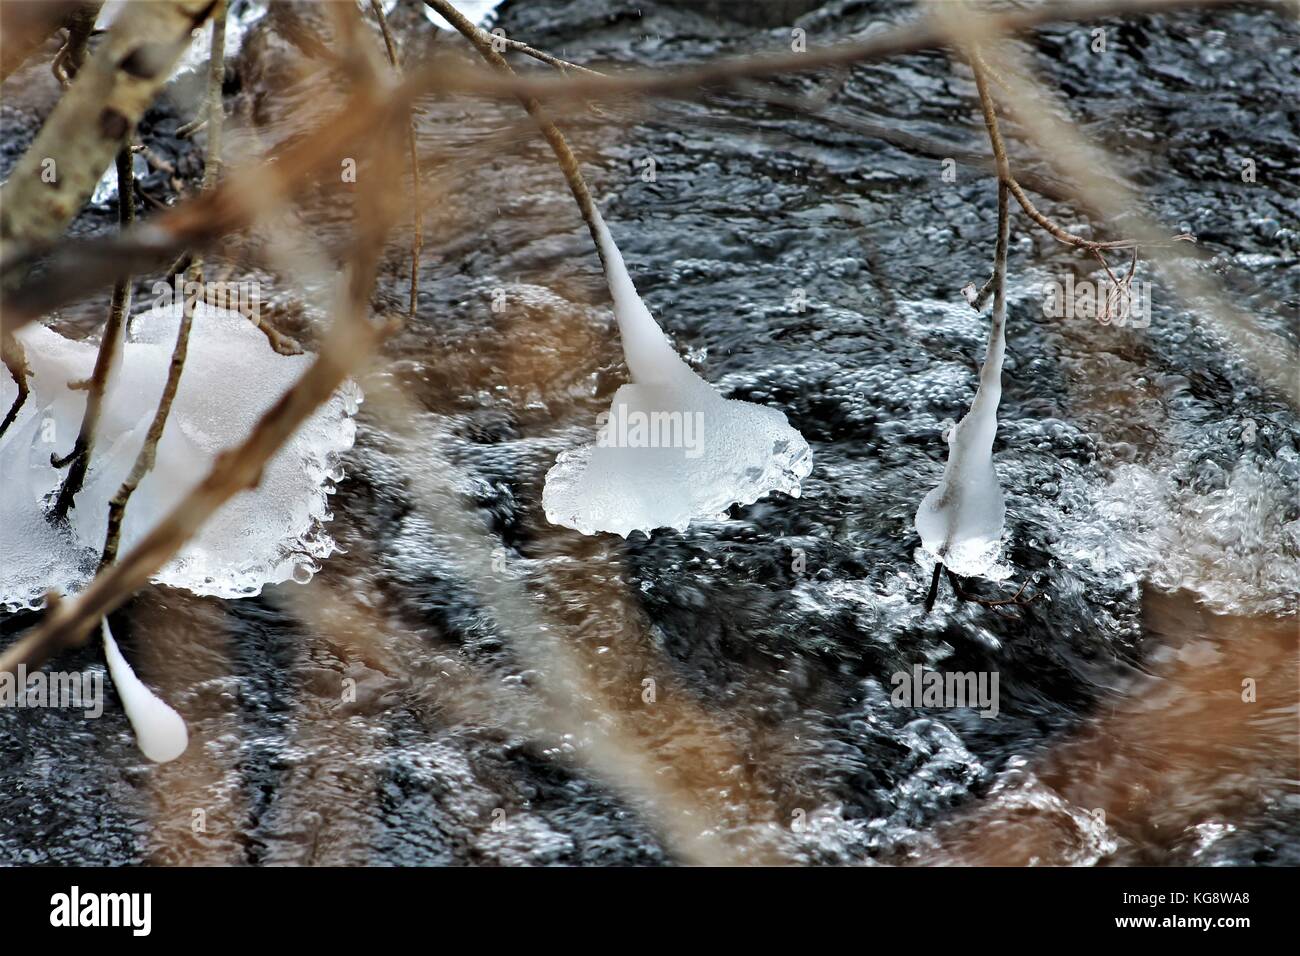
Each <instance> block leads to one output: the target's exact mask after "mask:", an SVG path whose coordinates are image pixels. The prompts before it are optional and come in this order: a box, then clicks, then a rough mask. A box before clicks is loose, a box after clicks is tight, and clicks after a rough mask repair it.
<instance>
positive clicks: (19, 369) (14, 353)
mask: <svg viewBox="0 0 1300 956" xmlns="http://www.w3.org/2000/svg"><path fill="white" fill-rule="evenodd" d="M0 359H2V360H3V361H4V365H5V368H7V369H8V370H9V374H10V375H12V376H13V377H14V384H15V385H17V386H18V394H17V395H16V396H15V397H14V403H13V404H12V405H10V406H9V411H8V412H7V413H6V414H5V417H4V421H2V422H0V438H2V437H4V433H5V432H7V431H8V430H9V426H10V425H12V424H13V423H14V420H15V419H16V418H17V417H18V413H19V412H20V411H22V409H23V405H24V404H25V403H26V401H27V396H28V394H29V393H30V389H29V387H28V385H27V375H28V373H29V372H30V371H31V369H29V368H28V367H27V353H26V352H25V351H23V346H22V343H21V342H19V341H18V339H17V338H15V337H14V334H13V331H12V330H10V329H6V330H4V332H3V333H0Z"/></svg>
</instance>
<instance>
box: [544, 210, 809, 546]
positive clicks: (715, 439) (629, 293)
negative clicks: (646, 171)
mask: <svg viewBox="0 0 1300 956" xmlns="http://www.w3.org/2000/svg"><path fill="white" fill-rule="evenodd" d="M596 226H597V233H598V238H599V241H600V247H601V253H602V257H603V258H604V261H605V278H606V281H607V282H608V283H609V291H610V294H611V295H612V296H613V299H614V315H615V318H616V320H617V322H618V328H619V334H620V336H621V338H622V342H623V355H624V358H625V359H626V361H627V367H628V371H629V372H630V373H631V378H632V381H631V382H630V383H629V384H627V385H624V386H622V387H621V388H619V390H618V391H617V392H615V393H614V400H613V402H612V404H611V406H610V411H609V413H608V415H607V416H605V421H604V423H603V424H602V425H601V428H600V430H599V433H598V436H597V441H596V442H595V443H594V444H590V445H584V446H582V447H580V448H576V449H573V450H570V451H566V452H564V453H562V454H561V455H560V456H559V457H558V458H557V459H556V463H555V465H554V466H553V467H552V468H551V470H550V471H549V472H548V473H547V475H546V487H545V489H544V491H543V493H542V505H543V507H544V509H545V511H546V517H547V520H548V521H550V522H551V523H552V524H558V525H563V526H565V527H569V528H574V529H576V530H578V531H581V532H582V533H583V534H596V533H598V532H602V531H605V532H612V533H614V534H619V535H622V536H623V537H627V536H628V535H630V534H631V533H632V532H633V531H641V532H643V533H644V534H646V535H647V536H648V535H649V534H650V533H651V532H652V531H654V530H655V529H656V528H674V529H676V530H677V531H685V530H686V528H687V526H688V525H689V524H690V522H691V521H692V520H694V519H701V518H703V519H714V518H722V517H725V512H726V510H727V509H728V508H729V507H730V506H731V505H733V504H741V505H747V504H750V503H752V502H754V501H757V500H758V499H759V498H762V497H764V496H765V495H767V494H770V493H771V492H773V491H781V492H784V493H786V494H788V495H791V496H793V497H798V496H799V492H800V482H801V481H802V480H803V478H805V477H806V476H807V475H808V473H809V471H811V470H812V452H811V451H810V450H809V448H808V443H807V442H806V441H804V439H803V436H802V435H800V434H799V432H797V431H796V430H795V429H793V428H791V427H790V425H789V424H788V423H787V422H786V418H785V415H783V414H782V413H781V412H779V411H777V410H776V409H772V408H767V407H765V406H762V405H755V404H753V403H751V402H742V401H735V400H731V399H725V398H723V397H722V396H721V395H719V394H718V391H717V389H715V388H714V387H713V386H712V385H710V384H709V383H708V382H706V381H704V379H702V378H700V377H699V376H698V375H696V374H695V373H694V372H693V371H691V369H690V367H689V366H687V364H686V363H685V362H684V361H682V359H681V358H680V357H679V356H678V355H677V352H676V351H675V350H674V349H673V347H672V345H671V344H670V343H669V341H668V339H667V337H666V336H665V335H664V333H663V330H662V329H660V328H659V325H658V323H656V322H655V320H654V317H653V316H652V315H651V314H650V312H649V310H648V309H647V308H646V306H645V303H643V302H642V301H641V297H640V296H639V295H637V291H636V287H635V286H634V285H633V284H632V279H631V277H630V276H628V273H627V268H626V266H625V265H624V264H623V257H622V255H621V254H620V253H619V251H618V247H617V246H616V245H615V244H614V240H613V237H612V236H611V235H610V233H609V229H608V228H607V227H606V226H605V223H604V221H603V220H601V219H600V216H599V214H597V215H596Z"/></svg>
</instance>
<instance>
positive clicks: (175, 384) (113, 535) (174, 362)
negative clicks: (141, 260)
mask: <svg viewBox="0 0 1300 956" xmlns="http://www.w3.org/2000/svg"><path fill="white" fill-rule="evenodd" d="M212 17H213V21H212V46H211V49H210V52H209V54H208V89H207V101H206V107H207V114H208V144H207V150H206V152H205V154H204V159H203V190H204V191H205V192H207V191H210V190H211V189H212V188H213V187H214V186H216V184H217V177H218V176H219V175H220V169H221V131H222V118H223V115H224V107H223V105H222V101H221V84H222V78H223V76H224V74H225V68H226V67H225V47H226V0H216V3H215V4H214V6H213V10H212ZM128 153H129V151H128ZM128 162H129V155H128ZM190 281H195V282H198V283H199V284H200V287H202V283H203V261H202V259H200V258H198V257H197V256H195V257H194V259H193V260H192V261H191V263H190V267H189V270H188V271H187V273H186V285H188V284H189V282H190ZM183 299H184V301H183V303H182V305H181V320H180V325H179V327H178V328H177V330H176V344H175V346H174V347H173V349H172V357H171V361H170V362H169V363H168V366H167V381H166V382H165V383H164V385H163V391H162V395H161V396H160V397H159V399H158V408H157V410H156V411H155V412H154V417H153V421H151V422H150V423H149V431H148V432H146V433H145V439H144V444H143V445H142V446H141V447H140V451H139V453H138V454H137V455H136V458H135V462H134V463H133V464H132V465H131V471H130V473H129V474H128V475H127V476H126V479H125V480H124V481H123V482H122V484H121V485H120V486H119V487H118V489H117V492H116V494H114V495H113V497H112V498H111V499H110V500H109V503H108V529H107V531H106V532H105V535H104V552H103V555H102V556H101V557H100V567H101V568H102V567H105V566H106V565H110V564H112V563H113V561H114V560H116V558H117V549H118V545H119V543H120V540H121V535H122V521H123V519H124V518H125V517H126V507H127V505H128V504H129V503H130V501H131V496H132V495H133V494H135V490H136V489H137V488H138V487H139V486H140V482H141V481H143V480H144V476H145V475H147V474H148V473H149V472H150V471H152V470H153V466H154V461H155V459H156V458H157V454H158V442H159V441H160V440H161V439H162V434H163V431H164V429H166V427H167V418H168V416H169V415H170V414H171V408H172V403H173V402H174V401H175V400H176V390H177V389H178V388H179V387H180V381H181V373H182V372H183V371H184V369H185V356H186V354H187V353H188V351H189V342H190V330H191V328H192V327H193V325H194V311H195V309H196V308H197V307H198V302H197V300H194V299H191V298H189V297H188V296H185V297H183Z"/></svg>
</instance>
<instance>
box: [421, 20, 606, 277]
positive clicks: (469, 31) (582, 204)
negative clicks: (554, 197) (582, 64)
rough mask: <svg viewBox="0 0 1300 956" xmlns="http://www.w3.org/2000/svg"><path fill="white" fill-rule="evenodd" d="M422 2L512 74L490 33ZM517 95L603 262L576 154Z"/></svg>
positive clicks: (541, 113) (531, 103) (535, 107)
mask: <svg viewBox="0 0 1300 956" xmlns="http://www.w3.org/2000/svg"><path fill="white" fill-rule="evenodd" d="M424 2H425V4H426V5H427V6H430V7H432V8H433V9H434V10H436V11H437V13H438V15H439V16H441V17H442V18H443V19H444V20H446V21H447V22H448V23H450V24H451V25H452V26H454V27H455V28H456V29H457V30H459V31H460V32H461V34H463V35H464V37H465V38H466V39H467V40H469V42H470V43H472V44H473V45H474V49H476V50H478V52H479V54H480V55H481V56H482V57H483V59H485V60H487V61H488V63H489V64H491V65H492V67H493V68H495V69H496V70H497V71H498V72H499V73H502V74H504V75H506V76H510V77H513V76H514V75H515V72H514V70H512V69H511V68H510V64H509V63H507V62H506V60H505V57H503V56H502V55H501V54H500V53H498V52H497V51H496V49H495V48H494V47H493V46H492V40H493V37H492V35H491V34H488V33H484V32H483V31H482V30H480V29H479V28H478V27H476V26H475V25H474V24H473V23H471V22H470V21H469V20H468V19H466V17H465V16H464V15H463V14H462V13H461V12H460V11H459V10H457V9H456V8H455V7H454V6H452V5H451V4H450V3H449V2H447V0H424ZM518 99H519V102H520V103H521V104H522V105H523V107H524V109H525V110H527V111H528V115H529V116H531V117H532V118H533V119H534V120H535V121H536V123H537V125H538V127H539V128H540V129H541V131H542V135H543V136H545V137H546V141H547V142H548V143H549V144H550V146H551V151H552V152H553V153H555V158H556V160H558V161H559V164H560V171H561V172H562V173H564V178H565V181H567V182H568V184H569V190H570V191H571V192H572V193H573V198H574V199H576V200H577V201H578V209H579V210H580V211H581V212H582V218H583V220H584V221H585V222H586V223H587V229H588V231H590V233H591V239H592V242H594V243H595V244H596V254H597V255H599V256H600V261H601V265H602V266H603V265H604V263H605V252H604V248H603V246H602V243H601V239H600V230H599V227H598V226H597V222H598V221H599V217H598V214H597V212H596V205H595V202H594V201H593V200H592V198H591V191H590V190H589V189H588V188H587V183H586V180H584V179H583V178H582V172H581V170H580V169H579V168H578V159H577V157H576V156H574V155H573V150H572V149H570V148H569V144H568V141H566V140H565V138H564V136H563V134H562V133H561V132H560V130H559V128H558V127H557V126H556V125H555V124H554V123H553V122H552V121H551V118H550V117H549V116H548V115H547V114H546V111H545V110H544V109H542V104H541V103H539V102H538V101H537V100H535V99H533V98H532V97H530V96H527V95H522V94H521V95H519V96H518Z"/></svg>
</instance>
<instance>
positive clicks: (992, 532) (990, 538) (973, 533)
mask: <svg viewBox="0 0 1300 956" xmlns="http://www.w3.org/2000/svg"><path fill="white" fill-rule="evenodd" d="M1005 326H1006V320H1005V315H995V316H994V318H993V323H992V326H991V327H990V329H989V341H988V355H987V356H986V357H985V359H984V367H983V368H982V369H981V370H980V384H979V388H978V389H977V390H976V392H975V400H974V401H973V402H971V406H970V411H969V412H967V413H966V415H965V417H963V418H962V420H961V421H960V422H958V423H957V424H956V425H955V426H954V427H953V428H952V430H951V431H950V432H949V433H948V462H947V464H945V465H944V469H943V478H942V479H941V480H940V481H939V484H938V485H937V486H935V488H934V489H933V490H931V492H930V493H929V494H928V495H926V496H925V497H924V498H923V499H922V500H921V507H920V508H918V509H917V511H916V530H917V532H918V533H919V534H920V535H921V546H922V547H923V548H924V549H925V550H926V551H927V552H929V554H930V556H931V557H934V558H937V559H938V560H940V561H942V562H943V563H944V565H945V566H947V567H948V568H949V569H950V570H951V571H952V572H953V573H954V574H960V575H962V576H970V575H977V574H983V573H984V572H985V571H987V570H988V569H989V567H990V566H991V565H992V564H993V562H994V561H995V560H996V559H997V555H998V550H999V548H1000V547H1001V541H1002V528H1003V524H1004V522H1005V520H1006V514H1007V509H1006V504H1005V503H1004V502H1003V500H1002V486H1001V485H999V484H998V476H997V473H996V472H995V471H994V470H993V439H994V437H995V436H996V434H997V430H998V403H999V402H1000V401H1001V399H1002V359H1003V356H1004V355H1005V353H1006V336H1005Z"/></svg>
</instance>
